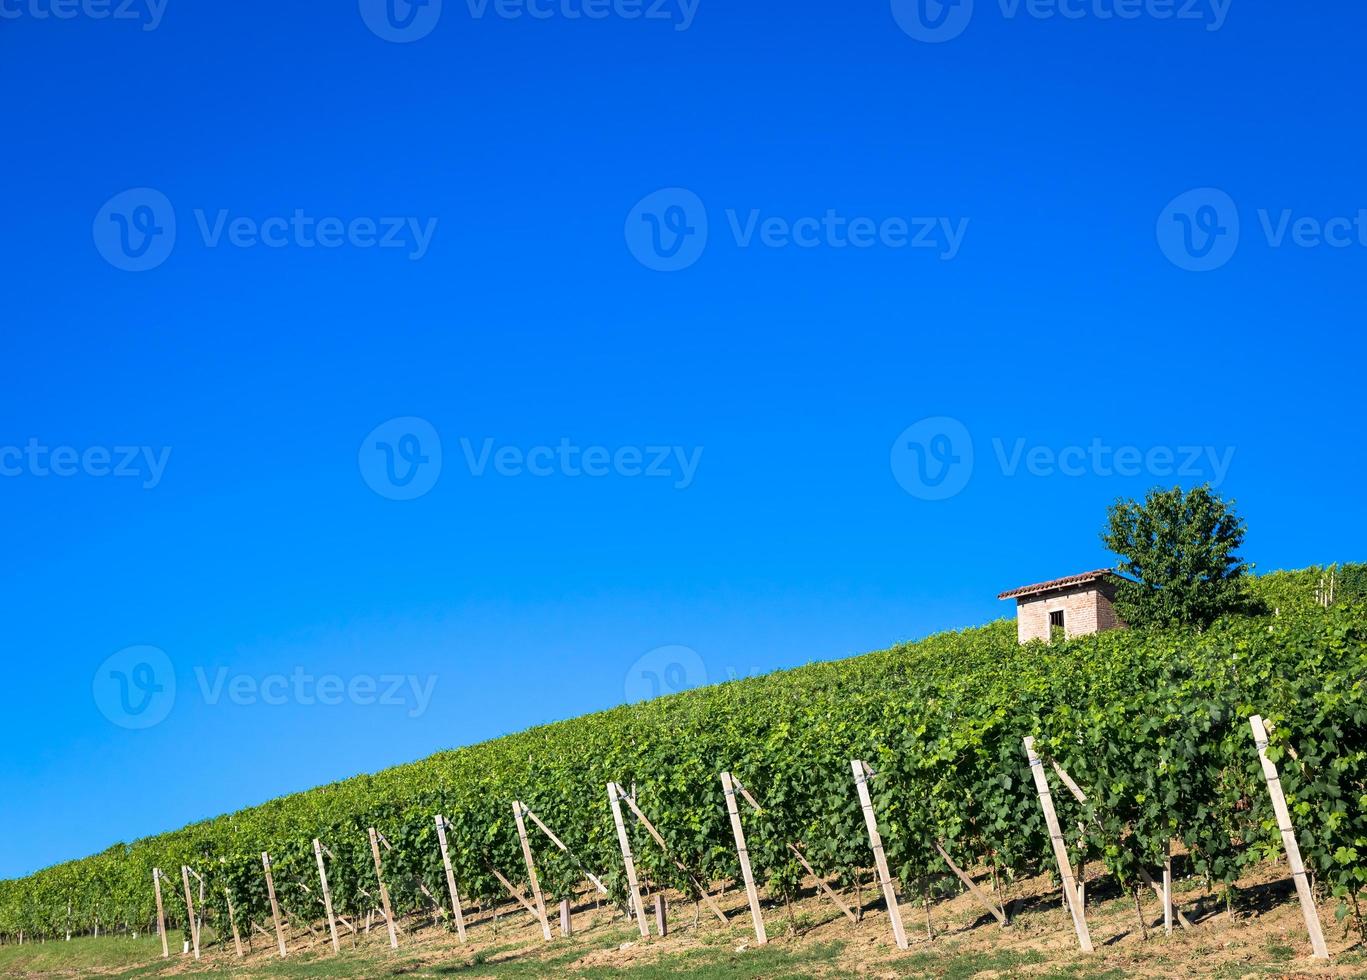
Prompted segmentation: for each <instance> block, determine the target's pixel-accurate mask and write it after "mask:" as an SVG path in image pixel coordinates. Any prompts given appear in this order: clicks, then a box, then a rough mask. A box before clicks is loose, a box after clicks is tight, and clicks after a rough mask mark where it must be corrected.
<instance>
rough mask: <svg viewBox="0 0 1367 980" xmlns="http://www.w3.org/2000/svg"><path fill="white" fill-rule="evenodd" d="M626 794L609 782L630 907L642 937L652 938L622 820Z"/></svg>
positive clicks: (629, 844) (609, 793)
mask: <svg viewBox="0 0 1367 980" xmlns="http://www.w3.org/2000/svg"><path fill="white" fill-rule="evenodd" d="M624 795H625V794H624V793H623V792H622V788H621V787H620V786H618V785H617V784H616V783H608V802H609V803H610V804H612V822H613V823H614V824H616V825H617V841H618V843H619V844H621V845H622V861H623V863H624V864H625V865H626V868H627V887H628V888H629V889H631V894H630V896H629V898H630V902H629V908H631V910H632V911H633V912H634V913H635V915H636V925H637V926H638V927H639V928H640V932H641V938H642V939H649V938H650V926H649V925H648V924H647V923H646V909H645V903H644V902H643V901H642V900H641V888H640V886H639V885H638V884H637V883H636V862H635V861H634V860H633V859H632V857H631V838H629V837H628V836H627V825H626V823H625V821H623V820H622V797H623V796H624Z"/></svg>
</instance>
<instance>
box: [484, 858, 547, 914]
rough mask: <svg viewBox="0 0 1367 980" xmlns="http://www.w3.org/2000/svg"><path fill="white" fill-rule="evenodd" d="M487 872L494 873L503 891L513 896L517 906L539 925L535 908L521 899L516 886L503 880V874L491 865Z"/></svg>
mask: <svg viewBox="0 0 1367 980" xmlns="http://www.w3.org/2000/svg"><path fill="white" fill-rule="evenodd" d="M489 870H490V871H492V872H493V873H494V877H495V878H497V879H498V883H499V884H500V885H502V886H503V890H504V891H506V892H507V893H508V894H509V895H511V896H513V898H514V899H515V900H516V901H517V904H518V905H521V906H522V907H523V908H524V909H526V910H527V914H528V915H530V916H531V917H532V920H533V921H534V922H536V924H537V925H540V924H541V916H539V915H537V914H536V906H535V905H533V904H532V903H531V902H529V901H527V900H526V899H525V898H523V897H522V892H520V891H518V890H517V886H516V885H514V884H513V883H512V882H511V881H509V880H508V879H507V878H505V877H504V876H503V874H502V873H501V872H500V871H499V870H498V868H495V867H494V866H493V865H490V866H489Z"/></svg>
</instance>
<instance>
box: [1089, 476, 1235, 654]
mask: <svg viewBox="0 0 1367 980" xmlns="http://www.w3.org/2000/svg"><path fill="white" fill-rule="evenodd" d="M1244 531H1245V527H1244V522H1243V520H1242V519H1241V518H1240V517H1239V516H1238V514H1236V513H1235V510H1234V502H1233V501H1228V502H1226V501H1225V500H1223V499H1221V497H1220V496H1219V495H1218V494H1216V493H1215V492H1214V491H1213V490H1211V488H1210V487H1209V486H1199V487H1195V488H1193V489H1192V490H1190V491H1185V492H1184V491H1183V490H1182V488H1181V487H1173V488H1172V489H1171V490H1163V489H1157V488H1155V489H1153V490H1150V491H1149V493H1148V496H1147V497H1145V499H1144V502H1143V503H1142V504H1141V503H1138V502H1136V501H1134V500H1117V501H1116V502H1115V503H1114V504H1113V505H1111V508H1110V510H1109V512H1108V514H1107V526H1106V529H1105V530H1104V531H1103V532H1102V535H1101V539H1102V541H1104V542H1105V543H1106V547H1108V548H1110V549H1111V551H1113V552H1115V553H1116V554H1117V555H1119V556H1120V557H1121V558H1122V561H1121V563H1120V566H1119V568H1120V571H1121V572H1124V573H1125V574H1127V575H1128V576H1130V580H1127V581H1124V582H1121V583H1120V585H1119V587H1118V589H1117V592H1116V602H1115V604H1116V611H1117V612H1118V613H1119V614H1120V617H1121V618H1122V619H1123V620H1124V621H1125V622H1126V623H1128V624H1129V625H1131V626H1135V627H1141V628H1142V627H1149V626H1159V627H1171V626H1185V627H1195V628H1197V629H1204V628H1205V627H1207V626H1209V625H1210V624H1211V623H1213V622H1214V621H1215V620H1216V619H1217V618H1219V617H1220V616H1223V615H1225V614H1226V613H1232V612H1236V611H1238V610H1240V609H1241V608H1243V607H1244V605H1245V604H1246V602H1247V594H1246V592H1245V589H1244V575H1245V573H1246V572H1247V571H1248V570H1249V566H1247V565H1246V564H1244V561H1243V559H1241V558H1240V557H1239V556H1238V555H1237V554H1236V553H1235V552H1236V551H1237V550H1238V549H1239V548H1240V547H1241V546H1242V545H1243V541H1244Z"/></svg>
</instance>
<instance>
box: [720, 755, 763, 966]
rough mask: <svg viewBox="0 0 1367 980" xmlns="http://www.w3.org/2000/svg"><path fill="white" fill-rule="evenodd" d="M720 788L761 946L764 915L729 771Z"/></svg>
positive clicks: (723, 774)
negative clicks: (724, 799) (728, 815)
mask: <svg viewBox="0 0 1367 980" xmlns="http://www.w3.org/2000/svg"><path fill="white" fill-rule="evenodd" d="M721 788H722V792H723V793H724V794H725V796H726V810H727V812H728V813H729V814H730V815H731V834H732V836H734V837H735V838H736V856H737V857H738V858H740V873H741V876H742V877H743V878H744V879H745V894H746V897H747V898H748V899H749V900H750V918H752V919H753V920H754V922H755V943H756V944H757V945H759V946H763V945H764V944H765V943H767V942H768V941H769V935H768V933H766V932H765V930H764V915H763V914H762V913H761V911H760V907H759V892H758V891H757V890H756V889H755V875H754V872H753V871H751V870H750V852H749V851H748V850H747V849H746V846H745V827H744V825H742V824H741V820H740V807H738V806H737V805H736V784H735V782H734V780H733V779H732V777H731V774H730V773H729V772H724V773H722V774H721Z"/></svg>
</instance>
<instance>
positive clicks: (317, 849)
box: [313, 837, 342, 953]
mask: <svg viewBox="0 0 1367 980" xmlns="http://www.w3.org/2000/svg"><path fill="white" fill-rule="evenodd" d="M313 856H314V857H315V858H316V859H317V861H318V883H319V884H320V885H321V886H322V888H323V910H324V911H325V912H327V916H328V933H329V934H330V935H331V936H332V951H333V952H334V953H340V952H341V951H342V944H341V943H340V942H338V941H337V920H336V919H335V918H334V917H333V915H332V889H331V888H329V887H328V872H327V868H326V867H324V865H323V845H322V843H321V842H320V841H319V840H318V838H317V837H315V838H313Z"/></svg>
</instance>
